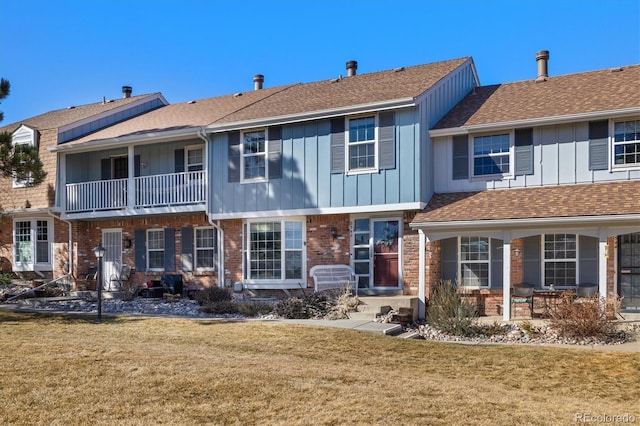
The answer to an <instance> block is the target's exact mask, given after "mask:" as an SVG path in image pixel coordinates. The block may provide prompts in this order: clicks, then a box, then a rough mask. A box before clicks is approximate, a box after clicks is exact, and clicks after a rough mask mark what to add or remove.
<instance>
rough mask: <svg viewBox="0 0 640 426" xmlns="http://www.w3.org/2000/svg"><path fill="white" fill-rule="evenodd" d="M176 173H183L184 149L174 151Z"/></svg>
mask: <svg viewBox="0 0 640 426" xmlns="http://www.w3.org/2000/svg"><path fill="white" fill-rule="evenodd" d="M173 160H174V164H175V169H176V173H182V172H184V149H176V150H175V151H174V153H173Z"/></svg>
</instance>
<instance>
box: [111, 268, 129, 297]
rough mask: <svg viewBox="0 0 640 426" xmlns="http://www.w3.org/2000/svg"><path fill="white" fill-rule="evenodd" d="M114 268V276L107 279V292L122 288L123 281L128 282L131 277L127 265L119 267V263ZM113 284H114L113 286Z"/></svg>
mask: <svg viewBox="0 0 640 426" xmlns="http://www.w3.org/2000/svg"><path fill="white" fill-rule="evenodd" d="M115 267H116V270H117V272H116V273H115V274H111V276H110V277H109V290H113V289H114V288H116V289H118V288H122V283H123V282H124V281H129V278H130V276H131V267H130V266H129V265H120V264H119V263H116V265H115ZM114 283H116V284H115V285H114Z"/></svg>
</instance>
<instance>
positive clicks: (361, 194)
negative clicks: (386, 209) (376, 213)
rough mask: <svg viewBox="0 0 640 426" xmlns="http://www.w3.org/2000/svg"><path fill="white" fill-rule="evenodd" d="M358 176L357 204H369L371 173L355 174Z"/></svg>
mask: <svg viewBox="0 0 640 426" xmlns="http://www.w3.org/2000/svg"><path fill="white" fill-rule="evenodd" d="M356 177H357V178H358V184H357V185H358V201H357V204H358V205H359V206H368V205H371V179H372V175H371V174H364V175H357V176H356Z"/></svg>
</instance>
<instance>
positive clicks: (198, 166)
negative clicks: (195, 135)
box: [186, 145, 204, 172]
mask: <svg viewBox="0 0 640 426" xmlns="http://www.w3.org/2000/svg"><path fill="white" fill-rule="evenodd" d="M186 150H187V155H186V161H187V171H188V172H196V171H200V170H204V146H202V145H198V146H188V147H187V148H186Z"/></svg>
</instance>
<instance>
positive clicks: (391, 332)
mask: <svg viewBox="0 0 640 426" xmlns="http://www.w3.org/2000/svg"><path fill="white" fill-rule="evenodd" d="M403 331H404V329H403V328H402V326H401V325H400V324H396V325H391V324H389V328H387V329H385V330H384V331H383V333H384V334H385V335H387V336H399V335H401V334H402V332H403Z"/></svg>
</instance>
